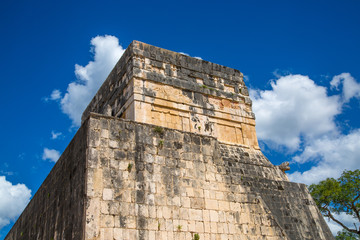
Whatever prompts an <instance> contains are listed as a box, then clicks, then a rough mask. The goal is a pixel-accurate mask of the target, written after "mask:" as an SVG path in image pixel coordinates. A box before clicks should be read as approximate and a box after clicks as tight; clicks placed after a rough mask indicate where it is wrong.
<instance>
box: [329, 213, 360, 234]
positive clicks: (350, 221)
mask: <svg viewBox="0 0 360 240" xmlns="http://www.w3.org/2000/svg"><path fill="white" fill-rule="evenodd" d="M334 217H335V219H337V220H339V221H340V222H342V223H343V224H344V225H345V226H347V227H349V228H350V229H354V223H356V220H355V219H354V218H353V217H352V216H351V215H347V214H345V213H340V214H339V215H335V216H334ZM325 220H326V222H327V224H328V226H329V228H330V230H331V232H332V234H333V235H335V236H336V235H337V232H339V231H341V230H342V229H343V228H342V227H341V226H340V225H339V224H337V223H336V222H334V221H332V220H330V219H329V218H325Z"/></svg>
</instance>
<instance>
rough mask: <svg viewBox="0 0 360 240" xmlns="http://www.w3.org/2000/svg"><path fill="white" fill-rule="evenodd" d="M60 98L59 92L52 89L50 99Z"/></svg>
mask: <svg viewBox="0 0 360 240" xmlns="http://www.w3.org/2000/svg"><path fill="white" fill-rule="evenodd" d="M60 98H61V92H60V91H59V90H58V89H55V90H53V91H52V93H51V95H50V99H51V100H59V99H60Z"/></svg>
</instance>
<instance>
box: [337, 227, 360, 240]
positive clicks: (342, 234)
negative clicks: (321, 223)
mask: <svg viewBox="0 0 360 240" xmlns="http://www.w3.org/2000/svg"><path fill="white" fill-rule="evenodd" d="M335 239H336V240H357V239H359V238H358V237H357V234H355V233H351V232H348V231H346V230H345V229H343V230H342V231H339V232H338V233H337V236H336V237H335Z"/></svg>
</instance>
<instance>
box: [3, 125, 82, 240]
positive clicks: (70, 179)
mask: <svg viewBox="0 0 360 240" xmlns="http://www.w3.org/2000/svg"><path fill="white" fill-rule="evenodd" d="M86 131H87V124H85V125H83V126H82V127H81V128H80V129H79V130H78V132H77V133H76V135H75V137H74V138H73V140H72V141H71V143H70V144H69V146H68V147H67V148H66V150H65V151H64V153H63V154H62V155H61V157H60V159H59V160H58V161H57V163H56V164H55V166H54V167H53V169H52V170H51V172H50V173H49V175H48V176H47V178H46V179H45V181H44V182H43V184H42V185H41V186H40V188H39V189H38V191H37V192H36V194H35V195H34V197H33V198H32V199H31V201H30V203H29V204H28V206H27V207H26V208H25V210H24V211H23V213H22V214H21V216H20V217H19V218H18V220H17V221H16V223H15V224H14V226H13V227H12V229H11V230H10V232H9V233H8V235H7V236H6V237H5V240H21V239H24V240H33V239H37V240H60V239H84V234H83V230H84V224H85V223H84V219H85V218H84V214H85V213H84V209H85V206H84V201H85V181H86V174H85V164H86V146H87V132H86Z"/></svg>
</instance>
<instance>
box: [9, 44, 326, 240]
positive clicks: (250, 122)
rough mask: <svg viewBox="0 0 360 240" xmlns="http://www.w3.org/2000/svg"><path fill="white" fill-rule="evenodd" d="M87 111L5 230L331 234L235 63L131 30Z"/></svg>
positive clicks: (108, 236) (116, 238)
mask: <svg viewBox="0 0 360 240" xmlns="http://www.w3.org/2000/svg"><path fill="white" fill-rule="evenodd" d="M91 112H95V113H91ZM82 122H83V123H82V126H81V128H80V129H79V131H78V133H77V134H76V136H75V137H74V139H73V140H72V141H71V143H70V144H69V146H68V147H67V149H66V150H65V151H64V153H63V154H62V156H61V157H60V159H59V160H58V162H57V163H56V165H55V166H54V168H53V170H52V171H51V172H50V174H49V176H48V177H47V178H46V180H45V181H44V183H43V184H42V185H41V187H40V188H39V190H38V191H37V193H36V194H35V195H34V197H33V199H32V200H31V202H30V203H29V205H28V206H27V207H26V209H25V210H24V212H23V213H22V215H21V216H20V217H19V219H18V220H17V222H16V223H15V225H14V227H13V228H12V229H11V231H10V232H9V234H8V236H7V237H6V238H5V239H6V240H15V239H16V240H17V239H44V240H45V239H46V240H49V239H53V240H60V239H79V240H100V239H101V240H120V239H121V240H133V239H139V240H145V239H146V240H153V239H157V240H161V239H162V240H165V239H166V240H167V239H179V240H189V239H193V237H194V235H195V234H199V236H200V239H201V240H225V239H226V240H245V239H246V240H255V239H270V240H275V239H279V240H280V239H288V240H293V239H299V240H300V239H301V240H302V239H333V236H332V235H331V232H330V230H329V228H328V226H327V225H326V223H325V221H324V219H323V218H322V216H321V214H320V213H319V211H318V209H317V208H316V205H315V203H314V201H313V200H312V198H311V196H310V194H309V192H308V190H307V189H306V186H305V185H303V184H297V183H291V182H289V181H288V179H287V177H286V175H285V173H284V171H285V170H286V169H287V168H279V167H278V166H274V165H272V164H271V163H270V162H269V160H268V159H267V158H266V157H265V156H264V155H263V154H262V153H261V151H260V150H259V148H258V144H257V138H256V133H255V117H254V114H253V113H252V110H251V100H250V98H249V96H248V91H247V89H246V87H245V85H244V82H243V80H242V74H241V73H240V72H239V71H237V70H234V69H231V68H227V67H224V66H220V65H217V64H213V63H209V62H206V61H202V60H198V59H194V58H191V57H188V56H185V55H182V54H178V53H174V52H171V51H168V50H164V49H161V48H157V47H154V46H150V45H147V44H144V43H140V42H137V41H134V42H133V43H132V44H131V45H130V46H129V47H128V49H127V50H126V51H125V53H124V55H123V57H122V58H121V59H120V60H119V62H118V63H117V65H116V66H115V68H114V70H113V71H112V72H111V73H110V75H109V77H108V78H107V80H106V81H105V82H104V84H103V85H102V87H101V88H100V90H99V91H98V93H97V94H96V96H95V97H94V99H93V100H92V101H91V103H90V104H89V106H88V108H87V109H86V110H85V112H84V113H83V119H82ZM151 124H154V125H151Z"/></svg>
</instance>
